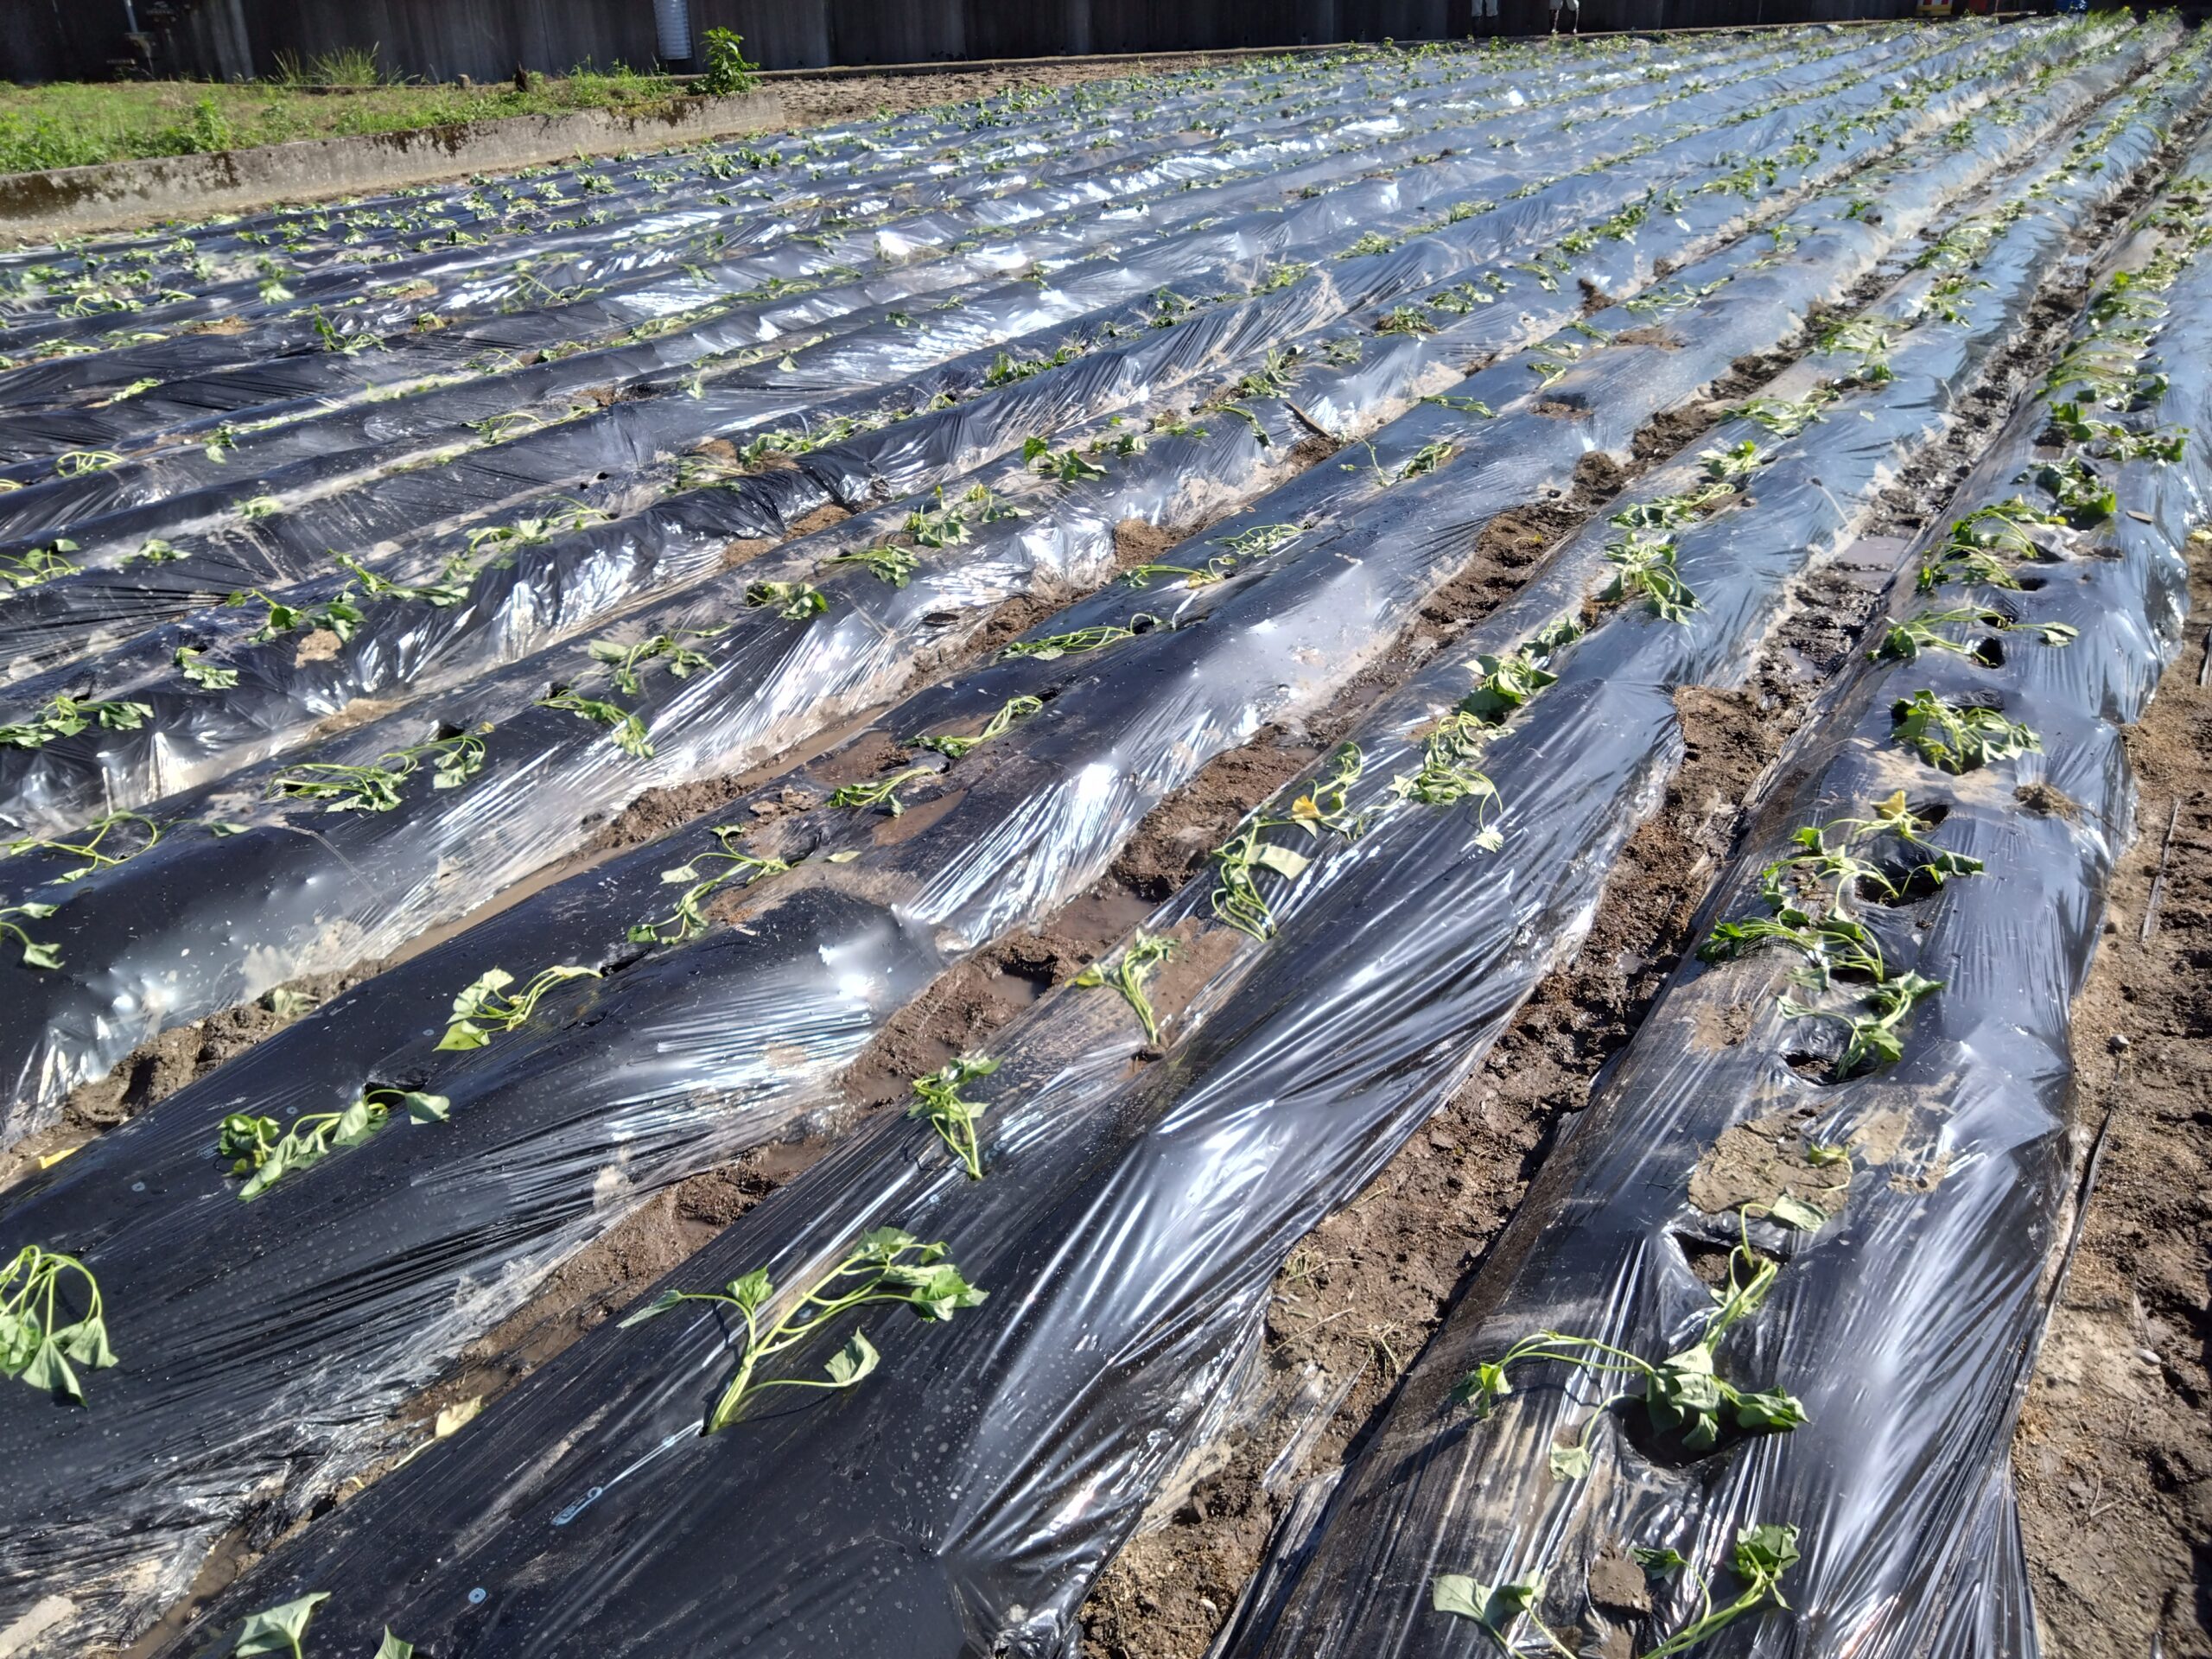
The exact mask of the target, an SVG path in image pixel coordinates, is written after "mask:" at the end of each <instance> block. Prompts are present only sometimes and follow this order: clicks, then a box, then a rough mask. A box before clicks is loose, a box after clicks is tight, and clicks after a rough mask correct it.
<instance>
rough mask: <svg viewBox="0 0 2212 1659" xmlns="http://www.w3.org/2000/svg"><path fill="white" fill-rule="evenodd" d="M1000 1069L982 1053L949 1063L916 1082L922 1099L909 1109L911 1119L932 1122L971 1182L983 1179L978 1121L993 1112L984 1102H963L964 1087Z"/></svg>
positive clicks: (996, 1063) (931, 1125)
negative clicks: (988, 1111) (915, 1118)
mask: <svg viewBox="0 0 2212 1659" xmlns="http://www.w3.org/2000/svg"><path fill="white" fill-rule="evenodd" d="M998 1069H999V1063H998V1062H997V1061H996V1060H994V1059H992V1058H988V1056H986V1055H982V1054H963V1055H961V1056H960V1057H959V1058H957V1059H953V1060H948V1061H946V1062H945V1064H944V1065H941V1066H939V1067H938V1069H937V1070H936V1071H932V1072H931V1073H930V1074H929V1076H927V1077H916V1078H915V1079H914V1093H915V1095H916V1096H917V1097H918V1098H917V1099H916V1101H915V1103H914V1104H913V1105H912V1106H910V1107H908V1108H907V1109H906V1116H909V1117H920V1118H926V1119H928V1120H929V1125H930V1127H931V1128H933V1129H935V1130H936V1131H937V1134H938V1139H939V1140H940V1141H944V1144H945V1145H946V1146H947V1147H950V1148H951V1149H952V1155H953V1156H954V1157H956V1158H957V1159H958V1160H960V1162H961V1165H962V1166H963V1167H964V1168H965V1169H966V1170H967V1172H968V1179H969V1180H971V1181H980V1180H982V1179H983V1152H982V1142H981V1141H979V1140H978V1139H977V1136H976V1119H978V1118H980V1117H981V1116H982V1115H983V1114H984V1112H985V1111H987V1110H988V1107H986V1106H985V1105H984V1104H983V1103H982V1102H981V1101H974V1100H963V1099H962V1098H961V1097H960V1090H961V1087H962V1085H963V1084H968V1083H971V1082H973V1081H974V1080H975V1079H976V1078H977V1077H988V1076H990V1075H991V1073H992V1072H994V1071H997V1070H998Z"/></svg>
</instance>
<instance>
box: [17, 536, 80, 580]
mask: <svg viewBox="0 0 2212 1659" xmlns="http://www.w3.org/2000/svg"><path fill="white" fill-rule="evenodd" d="M76 550H77V543H74V542H73V541H69V540H67V539H62V540H58V541H54V542H49V543H47V544H46V545H45V546H44V547H35V548H33V549H31V550H30V551H29V552H28V553H0V582H6V583H7V584H8V586H9V588H10V589H12V590H13V591H14V592H16V593H19V594H20V593H22V591H23V590H24V589H25V588H36V587H40V586H41V585H42V584H44V583H46V582H52V581H54V580H55V579H56V578H57V577H60V576H73V575H76V574H77V567H76V566H75V565H73V564H72V563H70V562H69V561H68V560H67V559H66V558H64V557H62V555H63V554H65V553H73V552H75V551H76Z"/></svg>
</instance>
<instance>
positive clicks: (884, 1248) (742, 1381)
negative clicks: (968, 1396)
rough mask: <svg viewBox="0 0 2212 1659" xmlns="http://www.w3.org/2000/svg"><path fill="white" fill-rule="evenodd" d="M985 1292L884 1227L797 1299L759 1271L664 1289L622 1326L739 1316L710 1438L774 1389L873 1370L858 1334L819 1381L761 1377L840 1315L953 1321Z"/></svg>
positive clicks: (868, 1348) (837, 1383)
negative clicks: (734, 1359) (705, 1309)
mask: <svg viewBox="0 0 2212 1659" xmlns="http://www.w3.org/2000/svg"><path fill="white" fill-rule="evenodd" d="M987 1294H988V1293H987V1292H984V1291H981V1290H978V1289H976V1287H974V1286H973V1285H970V1284H969V1282H968V1281H966V1280H965V1279H963V1277H962V1276H961V1274H960V1269H959V1268H957V1266H955V1265H954V1264H953V1263H952V1262H950V1261H948V1260H947V1259H946V1249H945V1246H944V1244H943V1243H935V1244H925V1243H922V1242H921V1241H920V1240H919V1239H918V1238H916V1237H915V1236H913V1235H912V1233H908V1232H904V1231H901V1230H899V1229H898V1228H896V1227H879V1228H877V1229H875V1230H874V1231H873V1232H870V1233H868V1234H867V1235H865V1236H863V1237H862V1238H861V1241H860V1242H859V1243H857V1244H855V1245H854V1246H853V1248H852V1249H850V1250H849V1251H847V1252H846V1253H845V1255H844V1256H843V1257H842V1259H841V1260H840V1261H839V1262H837V1264H836V1266H835V1267H833V1268H830V1269H829V1272H827V1273H825V1274H823V1275H822V1276H821V1277H820V1278H819V1279H817V1280H816V1281H813V1282H812V1283H811V1284H809V1285H807V1286H805V1287H803V1288H802V1289H800V1290H799V1291H798V1293H797V1294H796V1296H795V1297H792V1296H785V1297H779V1294H778V1292H777V1289H776V1286H775V1281H773V1280H772V1279H771V1278H769V1276H768V1272H767V1269H766V1268H754V1269H753V1271H752V1272H750V1273H748V1274H745V1275H744V1276H743V1277H742V1278H739V1279H733V1280H731V1281H729V1283H728V1285H726V1286H724V1287H722V1288H721V1290H717V1291H690V1290H666V1291H663V1292H662V1293H661V1294H659V1295H658V1296H657V1297H655V1298H654V1299H653V1300H652V1301H650V1302H648V1303H647V1304H646V1305H645V1306H644V1307H641V1308H639V1310H638V1311H637V1312H636V1313H632V1314H631V1315H630V1316H629V1317H628V1318H627V1319H624V1320H623V1321H622V1325H623V1327H624V1328H625V1329H626V1328H628V1327H629V1326H632V1325H641V1324H643V1323H644V1322H645V1320H647V1319H658V1318H659V1317H660V1315H662V1314H664V1313H668V1312H669V1311H670V1310H671V1309H672V1308H676V1307H680V1306H683V1304H684V1303H686V1302H709V1303H715V1304H719V1305H720V1306H725V1307H729V1308H734V1310H736V1313H737V1317H738V1318H739V1319H741V1320H742V1321H743V1322H744V1326H745V1332H744V1338H743V1342H742V1346H741V1348H740V1350H739V1353H738V1363H737V1370H736V1371H735V1373H734V1375H733V1376H731V1377H730V1380H729V1381H728V1383H727V1384H725V1385H724V1386H723V1389H722V1391H721V1395H720V1396H719V1397H718V1398H717V1399H716V1400H715V1404H714V1408H713V1409H712V1410H710V1411H709V1413H708V1414H707V1421H706V1432H707V1433H709V1434H712V1433H717V1432H718V1431H720V1430H721V1429H724V1428H727V1427H728V1426H729V1425H730V1424H731V1423H733V1422H734V1421H737V1417H738V1414H739V1413H740V1412H741V1411H742V1410H743V1409H744V1407H745V1403H746V1402H747V1400H748V1399H750V1398H752V1397H753V1395H757V1394H761V1393H765V1392H766V1390H768V1389H849V1388H851V1387H853V1386H854V1385H855V1384H856V1383H859V1382H860V1381H861V1379H862V1378H864V1377H866V1376H868V1374H869V1373H870V1372H871V1371H873V1370H875V1368H876V1366H877V1364H878V1363H880V1358H881V1357H880V1355H879V1354H878V1353H877V1352H876V1350H875V1345H874V1344H873V1343H871V1342H869V1341H868V1337H867V1334H866V1333H865V1332H860V1331H855V1332H853V1334H852V1336H851V1337H850V1338H848V1340H847V1341H846V1344H845V1345H844V1346H843V1347H842V1348H841V1349H840V1350H838V1351H837V1352H836V1354H835V1355H833V1356H832V1357H831V1358H830V1360H829V1363H828V1365H826V1366H825V1367H824V1368H823V1371H824V1375H823V1378H822V1380H820V1381H816V1380H814V1379H812V1378H806V1377H768V1378H762V1377H760V1376H758V1375H757V1373H758V1372H759V1370H760V1365H761V1363H763V1362H764V1361H766V1360H768V1359H772V1358H773V1357H775V1356H776V1355H778V1354H780V1353H784V1352H785V1351H788V1350H790V1349H792V1348H795V1347H797V1346H798V1345H799V1344H802V1343H804V1342H806V1341H808V1340H809V1339H810V1338H812V1337H814V1336H815V1334H816V1333H817V1332H819V1331H821V1330H822V1329H823V1327H824V1326H826V1325H830V1324H832V1323H833V1322H835V1321H836V1319H838V1318H839V1316H841V1315H842V1314H845V1313H851V1312H852V1311H854V1310H855V1309H856V1308H863V1307H880V1306H899V1307H906V1308H908V1309H911V1310H912V1312H913V1313H914V1314H915V1316H916V1317H917V1318H918V1319H950V1318H951V1317H952V1316H953V1315H954V1314H955V1313H958V1312H959V1311H960V1310H961V1309H962V1308H965V1307H976V1306H981V1305H982V1301H983V1300H984V1298H985V1297H986V1295H987ZM779 1301H784V1302H787V1303H788V1309H787V1311H786V1312H785V1313H783V1314H782V1316H781V1317H780V1318H778V1319H773V1321H772V1322H770V1317H771V1315H772V1314H774V1313H775V1312H776V1308H777V1305H778V1303H779Z"/></svg>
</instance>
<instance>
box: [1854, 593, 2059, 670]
mask: <svg viewBox="0 0 2212 1659" xmlns="http://www.w3.org/2000/svg"><path fill="white" fill-rule="evenodd" d="M1958 626H1969V627H1983V628H1992V629H1994V630H1996V631H1997V632H2000V633H2004V632H2014V631H2018V632H2024V633H2027V634H2031V635H2032V636H2034V637H2035V638H2036V639H2040V640H2041V641H2042V642H2043V643H2044V645H2070V644H2071V643H2072V642H2073V641H2074V640H2075V639H2078V638H2079V637H2080V635H2081V632H2082V631H2081V630H2080V629H2079V628H2076V627H2075V626H2072V625H2070V624H2069V623H2065V622H2015V621H2013V620H2012V618H2011V617H2009V616H2007V615H2005V613H2004V612H2002V611H1992V610H1985V609H1983V608H1982V607H1980V606H1976V605H1967V606H1957V607H1953V608H1951V609H1949V610H1942V611H1923V612H1921V613H1919V614H1918V615H1916V616H1909V617H1906V618H1905V619H1904V620H1903V621H1899V622H1892V623H1891V624H1890V626H1889V627H1888V629H1887V630H1886V631H1885V632H1884V633H1883V635H1882V643H1881V644H1880V645H1877V646H1875V647H1874V649H1873V650H1872V651H1870V652H1867V653H1866V655H1867V657H1868V658H1869V659H1870V660H1872V661H1883V660H1885V659H1886V660H1888V661H1892V662H1900V663H1910V662H1912V661H1913V660H1915V659H1916V658H1918V657H1919V655H1920V653H1921V652H1923V651H1947V652H1952V653H1953V654H1954V655H1956V656H1960V657H1967V658H1977V657H1979V656H1980V653H1981V651H1982V647H1981V646H1980V645H1974V644H1971V643H1969V642H1967V641H1966V640H1962V639H1953V638H1951V636H1950V635H1948V634H1947V633H1945V632H1942V630H1943V629H1945V628H1950V627H1958Z"/></svg>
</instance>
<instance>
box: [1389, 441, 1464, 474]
mask: <svg viewBox="0 0 2212 1659" xmlns="http://www.w3.org/2000/svg"><path fill="white" fill-rule="evenodd" d="M1456 454H1459V445H1457V444H1455V443H1446V442H1444V441H1443V440H1441V439H1439V440H1437V441H1436V442H1433V443H1424V444H1423V445H1421V448H1418V449H1416V450H1414V453H1413V454H1412V455H1410V456H1409V457H1408V459H1407V461H1406V463H1405V465H1403V466H1402V467H1399V468H1398V470H1397V473H1396V474H1395V476H1394V477H1393V478H1392V480H1391V481H1392V482H1393V483H1397V484H1402V483H1404V482H1405V481H1406V480H1408V479H1414V478H1421V477H1424V476H1426V475H1427V474H1430V473H1433V472H1434V471H1435V470H1436V469H1437V468H1438V467H1441V466H1442V465H1443V464H1444V463H1445V462H1446V461H1449V460H1451V459H1452V456H1454V455H1456Z"/></svg>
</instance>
